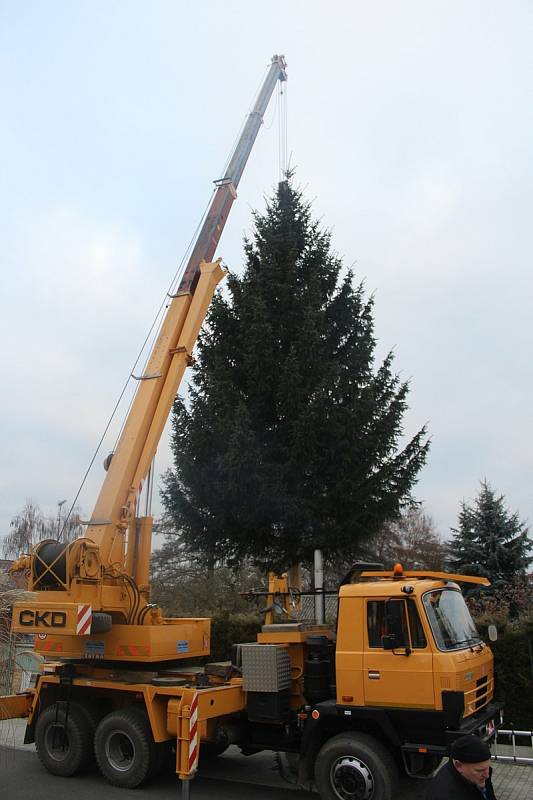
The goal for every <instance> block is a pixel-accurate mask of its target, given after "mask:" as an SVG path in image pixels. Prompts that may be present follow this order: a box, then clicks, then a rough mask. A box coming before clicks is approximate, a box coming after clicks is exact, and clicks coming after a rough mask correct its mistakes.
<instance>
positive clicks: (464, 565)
mask: <svg viewBox="0 0 533 800" xmlns="http://www.w3.org/2000/svg"><path fill="white" fill-rule="evenodd" d="M458 522H459V527H458V528H452V533H453V534H454V535H453V538H452V541H451V543H450V554H451V555H450V559H449V563H450V566H451V567H452V568H453V569H454V570H456V571H457V572H462V573H463V574H470V575H481V576H484V577H486V578H489V580H490V581H491V583H492V584H493V585H498V584H500V585H501V584H510V583H514V582H516V581H517V580H520V579H523V578H524V577H525V575H526V571H527V569H528V567H529V565H530V564H531V562H532V561H533V557H532V556H530V555H528V553H529V551H530V550H531V549H532V548H533V543H532V542H531V540H530V539H529V538H528V527H527V525H526V524H525V523H524V522H522V521H521V520H520V519H519V517H518V512H515V513H514V514H511V513H510V511H509V510H508V509H507V507H506V505H505V497H504V496H503V495H499V496H498V495H496V493H495V491H494V489H492V488H491V486H490V485H489V484H488V483H487V481H486V480H484V481H482V482H481V488H480V490H479V493H478V496H477V497H476V499H475V501H474V503H473V505H468V504H467V503H465V501H464V500H463V502H462V504H461V511H460V512H459V520H458Z"/></svg>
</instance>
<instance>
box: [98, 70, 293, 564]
mask: <svg viewBox="0 0 533 800" xmlns="http://www.w3.org/2000/svg"><path fill="white" fill-rule="evenodd" d="M285 66H286V65H285V59H284V58H283V56H277V55H276V56H273V58H272V62H271V64H270V67H269V70H268V73H267V76H266V78H265V80H264V83H263V86H262V88H261V90H260V92H259V95H258V97H257V100H256V103H255V105H254V107H253V109H252V111H251V113H250V114H249V116H248V118H247V121H246V123H245V126H244V128H243V131H242V134H241V136H240V138H239V141H238V142H237V145H236V147H235V150H234V152H233V155H232V157H231V159H230V162H229V165H228V168H227V170H226V173H225V175H224V177H223V178H222V179H221V180H220V181H217V189H216V191H215V194H214V196H213V199H212V202H211V205H210V207H209V210H208V213H207V216H206V219H205V221H204V223H203V225H202V227H201V229H200V231H199V234H198V237H197V240H196V243H195V245H194V246H193V249H192V253H191V256H190V258H189V261H188V264H187V267H186V269H185V272H184V274H183V277H182V280H181V282H180V285H179V287H178V291H177V294H176V296H175V297H173V298H172V302H171V304H170V306H169V309H168V312H167V315H166V318H165V320H164V322H163V326H162V328H161V332H160V334H159V337H158V340H157V342H156V344H155V346H154V349H153V351H152V354H151V357H150V360H149V362H148V366H147V370H146V373H145V375H144V376H142V378H141V381H140V385H139V388H138V390H137V393H136V396H135V399H134V402H133V405H132V408H131V411H130V414H129V416H128V419H127V421H126V424H125V426H124V430H123V433H122V436H121V439H120V441H119V444H118V446H117V449H116V452H115V453H114V456H113V459H112V462H111V465H110V468H109V470H108V473H107V475H106V477H105V479H104V482H103V485H102V488H101V491H100V494H99V497H98V500H97V502H96V505H95V508H94V511H93V515H92V517H91V522H90V530H89V534H88V535H89V536H90V538H91V539H92V540H93V541H94V542H96V543H97V544H98V545H99V547H100V551H101V557H102V559H103V563H106V564H112V563H117V562H118V563H121V562H122V560H123V549H124V548H123V542H121V538H122V537H121V536H120V535H118V536H117V533H120V531H124V529H125V528H126V527H127V526H128V525H129V524H130V522H131V520H132V518H133V517H134V515H135V504H136V500H137V497H138V494H139V491H140V487H141V484H142V482H143V481H144V479H145V476H146V475H147V473H148V470H149V468H150V464H151V463H152V460H153V457H154V455H155V452H156V449H157V446H158V443H159V439H160V437H161V434H162V432H163V428H164V425H165V423H166V420H167V418H168V415H169V413H170V409H171V407H172V403H173V401H174V397H175V396H176V392H177V390H178V387H179V384H180V383H181V379H182V377H183V374H184V372H185V369H186V367H187V365H188V364H189V363H190V360H191V354H192V349H193V347H194V343H195V341H196V338H197V336H198V333H199V331H200V327H201V324H202V322H203V319H204V317H205V314H206V312H207V308H208V306H209V303H210V302H211V299H212V296H213V293H214V291H215V288H216V285H217V283H218V282H219V281H220V279H221V278H222V277H223V274H224V271H223V270H222V268H221V267H220V264H218V263H215V264H212V258H213V256H214V254H215V250H216V247H217V244H218V242H219V239H220V236H221V235H222V231H223V229H224V225H225V223H226V220H227V218H228V214H229V211H230V209H231V206H232V204H233V201H234V199H235V197H236V189H237V186H238V183H239V181H240V178H241V176H242V173H243V170H244V167H245V165H246V162H247V160H248V157H249V155H250V152H251V149H252V147H253V144H254V141H255V139H256V136H257V133H258V131H259V128H260V126H261V123H262V119H263V115H264V113H265V111H266V108H267V106H268V102H269V100H270V98H271V96H272V93H273V91H274V87H275V86H276V83H277V81H278V80H282V81H284V80H286V77H287V76H286V72H285ZM144 538H145V539H146V538H147V537H146V536H145V537H144Z"/></svg>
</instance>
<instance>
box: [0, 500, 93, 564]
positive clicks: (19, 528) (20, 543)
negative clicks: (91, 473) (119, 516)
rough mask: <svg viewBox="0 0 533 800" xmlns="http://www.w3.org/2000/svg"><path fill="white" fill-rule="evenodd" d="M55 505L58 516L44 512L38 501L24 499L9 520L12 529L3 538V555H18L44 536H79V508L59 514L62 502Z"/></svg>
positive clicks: (14, 556) (69, 540)
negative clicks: (18, 509)
mask: <svg viewBox="0 0 533 800" xmlns="http://www.w3.org/2000/svg"><path fill="white" fill-rule="evenodd" d="M58 505H59V510H58V514H57V516H56V515H53V516H45V515H44V514H43V512H42V511H41V508H40V507H39V506H38V505H37V503H34V501H33V500H31V499H28V500H26V503H25V505H24V508H23V509H22V511H21V512H20V513H19V514H17V515H16V516H15V517H13V519H12V520H11V524H10V529H11V530H10V532H9V533H8V534H7V536H5V537H4V539H3V541H2V553H3V555H4V558H18V557H19V556H20V555H22V554H24V553H29V552H30V550H32V548H33V547H35V545H36V544H37V543H38V542H40V541H42V540H43V539H59V538H60V539H61V541H63V542H71V541H73V540H74V539H77V538H78V536H81V535H82V533H83V527H82V523H81V519H80V509H79V508H78V507H76V508H74V509H73V510H72V513H71V514H70V515H69V516H68V517H66V518H62V516H61V507H62V505H63V504H62V503H61V504H58Z"/></svg>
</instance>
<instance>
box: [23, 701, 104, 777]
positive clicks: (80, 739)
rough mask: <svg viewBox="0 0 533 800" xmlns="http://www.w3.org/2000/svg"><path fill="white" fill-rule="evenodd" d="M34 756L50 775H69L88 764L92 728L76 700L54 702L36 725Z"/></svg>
mask: <svg viewBox="0 0 533 800" xmlns="http://www.w3.org/2000/svg"><path fill="white" fill-rule="evenodd" d="M35 744H36V749H37V755H38V756H39V759H40V761H41V763H42V764H43V766H44V767H46V769H47V770H48V772H51V773H52V774H53V775H60V776H62V777H65V778H68V777H70V776H71V775H75V774H76V772H79V770H81V769H83V768H84V767H86V766H87V765H88V763H89V762H90V760H91V756H92V752H93V731H92V729H91V725H90V722H89V718H88V716H87V714H86V712H85V710H84V709H83V708H82V707H81V706H80V705H79V704H78V703H75V702H72V703H68V704H67V703H66V702H59V703H53V705H51V706H48V707H47V708H45V710H44V711H43V712H42V713H41V714H40V715H39V719H38V720H37V724H36V726H35Z"/></svg>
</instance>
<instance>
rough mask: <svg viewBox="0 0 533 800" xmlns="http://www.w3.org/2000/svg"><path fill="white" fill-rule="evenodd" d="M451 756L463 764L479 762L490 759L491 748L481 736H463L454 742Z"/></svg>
mask: <svg viewBox="0 0 533 800" xmlns="http://www.w3.org/2000/svg"><path fill="white" fill-rule="evenodd" d="M451 756H452V758H455V759H456V761H462V762H463V764H479V763H480V762H481V761H488V760H489V759H490V749H489V746H488V745H487V744H485V742H483V741H481V739H480V738H479V736H461V737H460V738H459V739H456V740H455V742H454V743H453V744H452V749H451Z"/></svg>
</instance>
